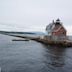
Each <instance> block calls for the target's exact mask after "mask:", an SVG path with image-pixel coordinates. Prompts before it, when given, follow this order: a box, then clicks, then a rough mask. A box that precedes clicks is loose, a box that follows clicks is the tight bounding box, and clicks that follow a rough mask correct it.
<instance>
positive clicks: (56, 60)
mask: <svg viewBox="0 0 72 72" xmlns="http://www.w3.org/2000/svg"><path fill="white" fill-rule="evenodd" d="M12 39H15V37H11V36H7V35H1V34H0V69H1V72H72V47H70V48H62V47H55V46H54V47H53V46H49V45H44V44H41V43H39V42H35V41H31V40H30V41H12Z"/></svg>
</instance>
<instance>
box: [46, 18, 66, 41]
mask: <svg viewBox="0 0 72 72" xmlns="http://www.w3.org/2000/svg"><path fill="white" fill-rule="evenodd" d="M46 32H47V36H49V37H51V38H53V39H54V40H63V39H66V33H67V31H66V29H65V28H64V26H63V25H62V23H61V22H60V20H59V19H57V20H56V21H55V22H54V21H53V22H52V23H50V24H49V25H47V27H46Z"/></svg>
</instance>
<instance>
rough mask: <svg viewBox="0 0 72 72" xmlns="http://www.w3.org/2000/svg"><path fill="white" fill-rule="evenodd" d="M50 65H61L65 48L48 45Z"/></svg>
mask: <svg viewBox="0 0 72 72" xmlns="http://www.w3.org/2000/svg"><path fill="white" fill-rule="evenodd" d="M48 49H49V52H48V53H50V63H49V64H50V65H52V66H54V67H63V65H64V61H65V60H64V53H65V48H59V47H49V48H48Z"/></svg>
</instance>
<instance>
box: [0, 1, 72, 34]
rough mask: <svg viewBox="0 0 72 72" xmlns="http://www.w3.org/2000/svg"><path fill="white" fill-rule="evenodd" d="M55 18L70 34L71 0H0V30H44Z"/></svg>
mask: <svg viewBox="0 0 72 72" xmlns="http://www.w3.org/2000/svg"><path fill="white" fill-rule="evenodd" d="M57 18H60V19H61V22H63V25H64V26H65V27H66V29H67V30H68V34H72V0H0V30H13V31H15V30H16V31H45V27H46V25H48V24H49V23H50V22H51V21H52V20H53V19H54V20H56V19H57Z"/></svg>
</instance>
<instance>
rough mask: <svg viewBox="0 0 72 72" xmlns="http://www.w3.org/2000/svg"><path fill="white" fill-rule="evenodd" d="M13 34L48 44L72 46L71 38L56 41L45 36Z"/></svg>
mask: <svg viewBox="0 0 72 72" xmlns="http://www.w3.org/2000/svg"><path fill="white" fill-rule="evenodd" d="M11 36H14V37H19V38H26V39H29V40H34V41H37V42H40V43H43V44H47V45H56V46H62V47H72V41H70V40H69V39H66V40H61V41H54V40H50V39H49V38H46V37H45V36H44V37H29V36H17V35H11Z"/></svg>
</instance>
